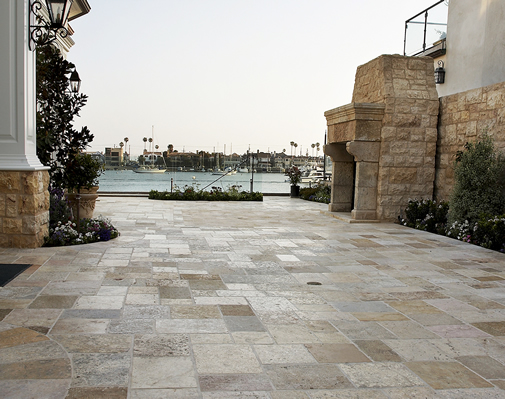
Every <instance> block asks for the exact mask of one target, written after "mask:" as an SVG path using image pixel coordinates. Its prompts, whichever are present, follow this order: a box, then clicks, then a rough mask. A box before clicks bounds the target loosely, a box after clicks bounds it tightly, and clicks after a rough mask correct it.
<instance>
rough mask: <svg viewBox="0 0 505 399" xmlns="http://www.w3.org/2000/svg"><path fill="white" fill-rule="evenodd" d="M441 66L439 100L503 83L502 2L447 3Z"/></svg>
mask: <svg viewBox="0 0 505 399" xmlns="http://www.w3.org/2000/svg"><path fill="white" fill-rule="evenodd" d="M437 61H438V60H437ZM444 62H445V70H446V77H445V83H444V84H442V85H437V90H438V94H439V96H441V97H442V96H447V95H450V94H454V93H459V92H462V91H466V90H470V89H475V88H478V87H483V86H488V85H491V84H494V83H500V82H503V81H505V0H451V1H450V2H449V15H448V21H447V54H446V56H445V60H444Z"/></svg>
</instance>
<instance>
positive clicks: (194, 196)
mask: <svg viewBox="0 0 505 399" xmlns="http://www.w3.org/2000/svg"><path fill="white" fill-rule="evenodd" d="M149 199H155V200H171V201H177V200H178V201H263V193H260V192H253V193H249V192H247V191H240V186H231V187H230V188H228V189H227V190H223V189H222V188H220V187H212V188H211V190H210V191H203V190H197V189H196V188H195V187H193V186H184V188H182V189H180V188H178V187H176V188H175V190H174V191H172V192H169V191H161V192H160V191H157V190H151V191H150V192H149Z"/></svg>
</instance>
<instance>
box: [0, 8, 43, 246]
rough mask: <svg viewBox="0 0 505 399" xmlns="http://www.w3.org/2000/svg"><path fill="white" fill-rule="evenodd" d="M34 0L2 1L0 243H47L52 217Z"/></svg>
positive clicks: (17, 244) (0, 45) (11, 244)
mask: <svg viewBox="0 0 505 399" xmlns="http://www.w3.org/2000/svg"><path fill="white" fill-rule="evenodd" d="M28 13H29V2H28V1H26V0H3V1H1V2H0V54H2V56H1V57H0V246H3V247H5V246H8V247H12V246H16V247H29V248H33V247H37V246H40V245H42V243H43V237H44V235H46V234H47V229H48V221H49V193H48V192H47V187H48V184H49V176H48V172H47V170H48V168H47V167H45V166H44V165H42V164H41V163H40V161H39V159H38V158H37V154H36V146H37V140H36V125H35V123H36V122H35V118H36V98H35V94H36V93H35V90H36V89H35V53H34V52H32V51H30V50H29V48H28V41H29V32H28Z"/></svg>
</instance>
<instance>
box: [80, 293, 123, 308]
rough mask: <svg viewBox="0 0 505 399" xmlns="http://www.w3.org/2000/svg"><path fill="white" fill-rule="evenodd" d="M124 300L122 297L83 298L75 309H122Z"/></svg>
mask: <svg viewBox="0 0 505 399" xmlns="http://www.w3.org/2000/svg"><path fill="white" fill-rule="evenodd" d="M124 299H125V297H124V296H122V295H121V296H119V295H102V296H82V297H80V298H79V299H78V300H77V302H76V303H75V305H74V309H121V308H122V307H123V303H124Z"/></svg>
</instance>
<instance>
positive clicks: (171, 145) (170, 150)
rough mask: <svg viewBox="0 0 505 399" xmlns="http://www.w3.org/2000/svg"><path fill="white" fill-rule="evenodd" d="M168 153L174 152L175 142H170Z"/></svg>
mask: <svg viewBox="0 0 505 399" xmlns="http://www.w3.org/2000/svg"><path fill="white" fill-rule="evenodd" d="M167 148H168V153H169V154H171V153H172V152H174V145H173V144H169V145H168V147H167Z"/></svg>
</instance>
